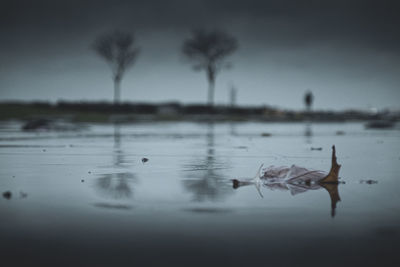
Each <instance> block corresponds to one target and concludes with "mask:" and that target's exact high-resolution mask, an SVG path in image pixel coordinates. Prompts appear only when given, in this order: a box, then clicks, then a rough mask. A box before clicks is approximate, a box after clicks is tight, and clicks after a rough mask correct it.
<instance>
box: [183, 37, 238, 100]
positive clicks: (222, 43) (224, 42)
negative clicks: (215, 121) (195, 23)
mask: <svg viewBox="0 0 400 267" xmlns="http://www.w3.org/2000/svg"><path fill="white" fill-rule="evenodd" d="M237 47H238V42H237V40H236V38H234V37H233V36H231V35H229V34H228V33H225V32H223V31H218V30H215V31H210V32H207V31H205V30H194V31H193V32H192V36H191V37H190V38H188V39H186V40H185V41H184V43H183V46H182V52H183V54H184V55H185V56H186V57H187V58H189V59H190V60H191V61H193V62H195V64H194V65H193V68H194V69H195V70H199V71H200V70H205V71H206V74H207V79H208V85H209V87H208V105H209V106H212V105H213V104H214V89H215V78H216V75H217V74H218V72H219V71H220V70H221V69H223V68H229V67H230V64H229V63H226V62H224V59H225V58H226V57H227V56H228V55H230V54H232V53H233V52H234V51H235V50H236V49H237Z"/></svg>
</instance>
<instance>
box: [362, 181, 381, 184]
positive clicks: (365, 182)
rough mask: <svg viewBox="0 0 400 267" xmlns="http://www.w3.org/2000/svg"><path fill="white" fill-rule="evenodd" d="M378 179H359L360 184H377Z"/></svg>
mask: <svg viewBox="0 0 400 267" xmlns="http://www.w3.org/2000/svg"><path fill="white" fill-rule="evenodd" d="M377 183H378V181H376V180H361V181H360V184H377Z"/></svg>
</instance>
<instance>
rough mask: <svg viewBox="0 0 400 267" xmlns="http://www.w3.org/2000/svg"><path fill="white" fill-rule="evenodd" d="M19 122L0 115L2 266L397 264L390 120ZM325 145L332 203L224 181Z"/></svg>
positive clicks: (310, 164)
mask: <svg viewBox="0 0 400 267" xmlns="http://www.w3.org/2000/svg"><path fill="white" fill-rule="evenodd" d="M21 125H22V124H21V123H20V122H2V123H1V124H0V191H1V192H0V193H1V194H2V195H1V199H0V237H1V238H0V255H1V259H2V261H3V262H8V263H10V264H11V266H32V265H45V266H126V265H129V266H133V265H139V266H161V265H163V266H165V265H166V266H170V265H171V266H183V265H185V266H186V265H189V266H203V265H207V266H217V265H224V266H225V265H230V266H246V265H250V264H262V265H267V264H272V265H273V266H276V265H279V266H293V265H300V266H301V265H304V266H317V265H318V266H320V265H323V266H337V265H338V264H342V265H353V266H358V265H363V266H377V265H379V266H380V265H384V266H398V265H399V264H400V260H399V257H398V255H397V251H398V250H399V249H400V242H399V241H400V193H399V191H400V185H399V182H400V175H399V174H400V138H399V137H400V129H399V127H397V128H395V129H391V130H370V129H368V130H367V129H365V128H364V124H363V123H361V122H359V123H354V122H352V123H312V124H306V123H250V122H247V123H244V122H243V123H188V122H179V123H178V122H177V123H171V122H170V123H137V124H115V125H113V124H86V125H80V126H82V127H80V129H79V130H75V131H39V132H23V131H21V130H20V128H21ZM332 145H335V146H336V151H337V152H336V153H337V158H338V163H339V164H341V165H342V167H341V171H340V180H341V181H342V183H341V184H339V185H338V188H337V189H338V192H339V195H340V201H339V202H337V203H336V208H335V211H334V213H333V212H332V206H331V199H330V195H329V193H328V191H327V190H325V189H324V188H321V189H319V190H309V191H306V192H303V193H301V194H296V195H292V194H291V193H290V191H288V190H270V189H269V188H266V187H264V188H261V191H262V195H263V197H261V196H260V194H259V193H258V192H257V189H256V188H255V187H254V186H246V187H240V188H237V189H234V188H233V187H232V181H231V180H232V179H240V178H252V177H254V175H255V174H256V172H257V170H258V168H259V167H260V165H261V164H264V166H269V165H275V166H281V165H286V166H291V165H292V164H296V165H298V166H303V167H307V168H312V169H317V170H324V171H329V169H330V164H331V146H332ZM142 158H147V159H148V161H147V162H142ZM5 192H8V193H11V195H7V194H3V193H5Z"/></svg>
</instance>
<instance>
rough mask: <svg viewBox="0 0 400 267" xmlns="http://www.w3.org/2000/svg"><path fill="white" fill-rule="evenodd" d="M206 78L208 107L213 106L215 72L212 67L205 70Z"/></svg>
mask: <svg viewBox="0 0 400 267" xmlns="http://www.w3.org/2000/svg"><path fill="white" fill-rule="evenodd" d="M207 78H208V96H207V99H208V103H207V104H208V106H209V107H212V106H214V90H215V71H214V69H213V68H212V67H208V69H207Z"/></svg>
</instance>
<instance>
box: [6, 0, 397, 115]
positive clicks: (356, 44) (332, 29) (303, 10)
mask: <svg viewBox="0 0 400 267" xmlns="http://www.w3.org/2000/svg"><path fill="white" fill-rule="evenodd" d="M399 7H400V4H398V1H388V0H376V1H371V0H363V1H356V0H346V1H344V0H343V1H342V0H337V1H328V0H327V1H324V0H315V1H312V0H307V1H300V0H292V1H291V0H272V1H271V0H246V1H239V0H222V1H217V0H213V1H212V0H198V1H190V0H173V1H167V0H165V1H161V0H160V1H156V0H146V1H135V0H134V1H126V0H120V1H118V0H113V1H101V0H97V1H83V0H81V1H77V0H68V1H61V0H60V1H54V0H53V1H51V0H48V1H45V0H36V1H19V0H12V1H2V6H1V9H0V30H1V33H2V34H1V40H0V41H1V42H0V59H1V61H0V62H1V64H0V101H4V100H51V101H57V100H61V99H63V100H90V101H95V100H109V101H111V100H112V97H113V91H112V90H113V89H112V80H111V72H110V70H109V68H108V66H107V64H106V63H105V62H104V61H103V60H102V59H100V58H99V57H98V56H97V55H96V54H95V53H94V52H93V51H91V49H90V45H91V43H92V42H93V40H94V39H95V37H96V36H98V35H99V34H101V33H103V32H105V31H109V30H112V29H121V30H126V31H131V32H134V33H135V37H136V42H137V44H138V46H140V47H141V54H140V56H139V58H138V60H137V62H136V64H135V65H134V66H133V68H132V69H130V70H129V71H128V72H127V73H126V75H125V77H124V79H123V81H122V100H123V101H151V102H165V101H180V102H183V103H205V101H206V89H207V80H206V75H205V74H204V73H202V72H195V71H193V70H192V68H191V65H190V64H189V63H188V62H187V61H186V60H185V59H184V57H183V56H182V55H181V52H180V48H181V45H182V41H183V40H184V39H185V38H187V37H188V36H189V34H190V31H191V29H193V28H206V29H223V30H225V31H227V32H229V33H230V34H232V35H234V36H235V37H236V38H237V39H238V41H239V50H237V52H236V53H235V54H234V55H232V56H231V57H229V58H228V60H229V62H232V63H233V64H234V67H233V69H231V70H227V71H224V72H221V73H220V75H218V77H217V84H216V96H215V99H216V102H217V103H220V104H226V103H227V102H228V99H229V97H228V92H229V90H228V89H229V87H230V85H231V84H233V85H234V86H235V87H236V88H237V89H238V103H239V104H241V105H263V104H266V105H271V106H276V107H283V108H290V109H300V108H303V95H304V93H305V92H306V91H307V90H311V91H312V92H313V93H314V96H315V108H317V109H336V110H337V109H343V108H362V109H366V108H368V107H378V108H385V107H389V108H397V109H398V108H400V104H399V103H400V101H399V99H400V88H399V85H400V32H399V28H400V27H399V26H400V18H399V15H398V14H399V13H400V12H399V11H400V9H399Z"/></svg>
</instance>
